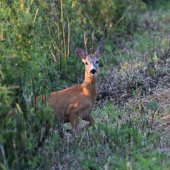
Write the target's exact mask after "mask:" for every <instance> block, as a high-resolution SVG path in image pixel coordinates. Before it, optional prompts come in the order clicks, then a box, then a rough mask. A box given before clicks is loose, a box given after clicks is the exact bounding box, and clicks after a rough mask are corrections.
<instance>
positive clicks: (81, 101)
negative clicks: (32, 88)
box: [36, 45, 104, 130]
mask: <svg viewBox="0 0 170 170" xmlns="http://www.w3.org/2000/svg"><path fill="white" fill-rule="evenodd" d="M101 48H103V45H100V46H99V48H98V50H97V51H98V55H97V54H90V55H88V56H85V54H84V53H83V50H82V49H80V48H78V49H77V54H78V56H79V57H80V58H81V59H82V61H83V62H84V63H85V66H86V63H87V62H88V65H87V66H86V68H85V80H84V83H82V84H78V85H75V86H72V87H69V88H67V89H64V90H60V91H57V92H53V93H50V96H51V98H50V97H48V99H47V101H48V102H49V105H50V107H51V108H52V109H53V113H54V114H55V115H57V116H58V117H59V119H60V122H62V123H67V122H71V125H72V128H73V129H75V130H77V129H78V122H79V121H78V118H79V117H80V118H81V119H82V120H87V121H89V126H91V125H93V124H94V123H95V120H94V118H93V117H92V116H90V113H91V112H92V110H93V108H94V104H95V100H96V95H97V73H96V74H95V75H93V74H91V73H90V71H91V68H92V64H93V66H95V69H97V70H98V64H96V65H95V64H94V63H96V61H98V60H99V58H100V56H101V55H102V53H103V50H104V49H103V50H102V49H101ZM101 50H102V51H101ZM93 68H94V67H93ZM38 100H39V97H37V98H36V101H37V102H38ZM43 100H45V96H43Z"/></svg>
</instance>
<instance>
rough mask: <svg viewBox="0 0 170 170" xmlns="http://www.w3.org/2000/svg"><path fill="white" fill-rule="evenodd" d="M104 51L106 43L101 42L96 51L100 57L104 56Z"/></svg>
mask: <svg viewBox="0 0 170 170" xmlns="http://www.w3.org/2000/svg"><path fill="white" fill-rule="evenodd" d="M103 52H104V45H103V44H100V45H99V47H98V48H97V51H96V55H97V57H98V58H100V57H101V56H102V54H103Z"/></svg>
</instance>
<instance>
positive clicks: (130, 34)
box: [0, 0, 170, 170]
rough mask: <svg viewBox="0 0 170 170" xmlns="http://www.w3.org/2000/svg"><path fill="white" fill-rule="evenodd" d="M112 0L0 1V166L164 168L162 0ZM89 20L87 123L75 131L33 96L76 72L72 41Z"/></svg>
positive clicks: (167, 154) (169, 60) (168, 56)
mask: <svg viewBox="0 0 170 170" xmlns="http://www.w3.org/2000/svg"><path fill="white" fill-rule="evenodd" d="M111 2H112V3H111V4H110V5H109V7H108V4H107V3H106V2H104V1H101V0H95V1H94V3H92V1H89V3H86V2H85V1H80V0H71V1H69V2H63V1H62V0H60V1H55V2H54V1H53V2H52V1H50V0H47V1H37V0H36V1H35V2H34V1H29V0H28V1H19V0H17V1H14V2H12V1H7V2H6V1H2V2H1V3H0V5H2V6H1V10H2V11H3V12H1V14H0V19H1V21H2V24H1V28H0V31H1V32H0V40H1V41H0V43H1V44H0V45H1V46H0V55H1V56H0V168H1V169H3V170H8V169H51V170H52V169H62V170H64V169H87V170H97V169H104V170H107V169H122V170H124V169H128V170H131V169H167V170H168V169H169V167H170V161H169V160H170V151H169V148H170V137H169V134H170V133H169V132H170V127H169V122H170V104H169V103H170V97H169V95H168V94H169V93H170V90H169V89H170V84H169V80H170V77H169V75H170V69H169V68H170V48H169V45H170V36H169V33H170V24H169V21H170V20H169V15H170V13H169V11H168V8H167V7H169V3H168V1H166V0H165V1H164V3H165V4H166V6H161V7H160V8H155V7H154V6H153V7H154V8H152V7H151V6H150V4H149V3H150V1H147V0H145V1H142V0H139V1H125V0H122V1H121V2H122V3H121V4H120V2H119V1H117V0H113V1H111ZM144 2H146V4H145V3H144ZM154 2H157V3H158V4H159V1H156V0H155V1H154ZM101 4H102V5H103V6H102V5H101ZM155 4H156V3H155ZM70 6H71V8H70ZM87 7H88V10H86V9H87ZM113 9H114V15H112V16H111V14H112V12H113ZM96 10H97V12H99V13H97V12H96ZM75 11H76V12H75ZM99 14H100V15H99ZM98 16H100V17H98ZM104 16H105V17H104ZM95 21H96V22H95ZM92 30H95V31H96V32H95V39H96V42H97V43H100V42H103V43H104V45H105V52H104V55H103V56H102V59H101V61H100V63H99V64H100V71H99V72H100V73H99V77H98V95H97V99H96V106H95V108H94V110H93V112H92V113H91V114H92V116H93V117H94V118H95V121H96V124H95V125H94V126H93V127H90V128H88V129H87V130H86V131H84V132H82V133H81V137H80V138H79V139H77V138H76V139H75V137H74V135H72V134H70V133H68V132H66V130H67V129H70V128H71V126H70V124H69V123H68V124H65V125H63V126H62V125H61V124H60V123H58V121H57V118H56V117H55V116H54V115H53V114H52V110H51V108H49V107H48V103H47V104H46V105H45V106H42V105H41V104H38V105H37V107H36V108H34V106H33V103H34V102H35V101H34V98H35V97H36V96H38V95H42V94H46V96H48V95H49V93H50V92H52V91H56V90H60V89H64V88H66V87H68V86H71V85H74V84H77V83H80V82H82V81H83V78H84V70H83V67H82V65H81V64H82V63H80V61H79V59H78V57H77V56H76V55H75V54H74V50H75V47H76V46H77V45H80V46H83V33H84V31H86V32H87V36H88V37H89V36H90V34H91V31H92ZM90 45H91V43H90ZM84 124H86V122H84V121H80V126H84ZM59 128H62V129H63V133H64V137H63V138H61V137H60V134H59V130H58V129H59Z"/></svg>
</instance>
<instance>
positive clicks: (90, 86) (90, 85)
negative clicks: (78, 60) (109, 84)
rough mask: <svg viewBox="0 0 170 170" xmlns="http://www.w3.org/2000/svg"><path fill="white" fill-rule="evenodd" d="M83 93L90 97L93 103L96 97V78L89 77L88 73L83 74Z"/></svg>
mask: <svg viewBox="0 0 170 170" xmlns="http://www.w3.org/2000/svg"><path fill="white" fill-rule="evenodd" d="M83 92H84V94H85V95H88V96H90V97H91V99H92V101H93V103H94V102H95V99H96V95H97V76H95V77H90V76H89V73H88V72H85V80H84V83H83Z"/></svg>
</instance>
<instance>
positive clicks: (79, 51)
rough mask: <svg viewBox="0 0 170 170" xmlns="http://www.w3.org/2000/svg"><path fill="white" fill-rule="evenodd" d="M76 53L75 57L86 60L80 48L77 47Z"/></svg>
mask: <svg viewBox="0 0 170 170" xmlns="http://www.w3.org/2000/svg"><path fill="white" fill-rule="evenodd" d="M76 52H77V55H78V56H79V57H80V58H81V59H82V60H83V59H85V58H86V55H85V53H84V51H83V50H82V49H81V48H80V47H77V48H76Z"/></svg>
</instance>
